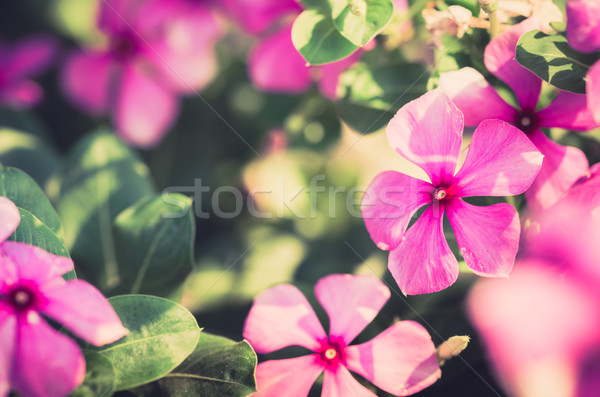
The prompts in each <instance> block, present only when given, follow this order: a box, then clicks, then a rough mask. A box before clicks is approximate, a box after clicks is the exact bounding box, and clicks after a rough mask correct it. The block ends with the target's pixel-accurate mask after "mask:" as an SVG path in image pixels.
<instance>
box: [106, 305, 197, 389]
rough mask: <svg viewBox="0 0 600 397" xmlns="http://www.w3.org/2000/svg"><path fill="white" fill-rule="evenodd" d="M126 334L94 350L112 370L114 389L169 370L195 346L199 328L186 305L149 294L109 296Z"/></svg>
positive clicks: (142, 382)
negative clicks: (108, 362)
mask: <svg viewBox="0 0 600 397" xmlns="http://www.w3.org/2000/svg"><path fill="white" fill-rule="evenodd" d="M109 302H110V303H111V304H112V305H113V307H114V308H115V311H116V312H117V314H118V315H119V318H120V319H121V321H122V322H123V325H124V326H125V328H127V329H128V330H129V334H128V335H127V336H125V337H124V338H122V339H120V340H119V341H117V342H115V343H112V344H110V345H106V346H103V347H101V348H99V349H97V351H98V352H99V353H101V354H102V355H103V356H104V357H106V358H108V359H109V360H110V362H111V363H112V365H113V367H114V370H115V390H123V389H129V388H132V387H135V386H140V385H143V384H145V383H149V382H152V381H154V380H156V379H159V378H161V377H162V376H164V375H166V374H168V373H169V372H171V371H172V370H173V369H174V368H175V367H177V366H178V365H179V364H181V363H182V362H183V360H185V359H186V357H188V356H189V355H190V354H191V353H192V352H193V351H194V348H195V347H196V345H197V343H198V338H199V336H200V328H199V327H198V323H197V322H196V319H195V318H194V316H193V315H192V313H190V312H189V311H188V310H187V309H186V308H184V307H183V306H181V305H178V304H176V303H173V302H171V301H169V300H167V299H163V298H158V297H155V296H149V295H121V296H115V297H112V298H109Z"/></svg>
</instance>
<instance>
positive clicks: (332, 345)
mask: <svg viewBox="0 0 600 397" xmlns="http://www.w3.org/2000/svg"><path fill="white" fill-rule="evenodd" d="M344 349H345V344H344V341H343V340H342V339H341V338H336V337H330V338H329V339H327V340H324V341H323V342H321V348H320V349H319V351H318V353H319V355H320V357H321V361H322V362H323V364H325V365H326V366H328V367H331V366H336V365H338V364H339V363H340V362H344V360H345V355H344Z"/></svg>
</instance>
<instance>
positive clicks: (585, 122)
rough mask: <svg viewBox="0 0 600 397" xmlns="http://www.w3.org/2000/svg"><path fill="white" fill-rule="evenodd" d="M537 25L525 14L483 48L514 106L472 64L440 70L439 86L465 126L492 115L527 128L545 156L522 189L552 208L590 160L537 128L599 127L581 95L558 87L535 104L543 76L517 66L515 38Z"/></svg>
mask: <svg viewBox="0 0 600 397" xmlns="http://www.w3.org/2000/svg"><path fill="white" fill-rule="evenodd" d="M540 26H541V25H540V23H539V22H538V21H537V20H535V19H533V18H529V19H527V20H525V21H523V22H521V23H520V24H518V25H515V26H512V27H511V28H509V29H508V30H506V31H504V32H503V33H501V34H500V35H498V36H497V37H496V38H494V39H493V40H492V41H491V42H490V44H489V45H488V46H487V47H486V49H485V58H484V62H485V65H486V67H487V69H488V70H489V71H490V72H491V73H492V74H494V75H495V76H496V77H498V78H499V79H500V80H502V81H503V82H505V83H506V84H508V85H509V86H510V88H511V89H512V90H513V91H514V93H515V95H516V97H517V99H518V103H519V108H518V109H517V108H514V107H512V106H511V105H509V104H508V103H506V102H505V101H504V100H503V99H502V98H501V97H500V95H498V93H497V92H496V91H495V90H494V89H493V88H492V86H491V85H490V84H489V83H487V81H486V80H485V78H484V77H483V76H482V75H481V74H480V73H479V72H477V71H476V70H474V69H472V68H463V69H461V70H458V71H454V72H448V73H444V74H442V76H441V77H440V88H441V89H442V90H443V91H444V92H446V93H447V94H448V95H449V96H450V99H452V101H453V102H454V103H455V104H456V106H458V108H459V109H460V110H461V111H462V112H463V113H464V115H465V124H466V125H468V126H476V125H477V124H479V123H480V122H481V121H483V120H485V119H491V118H497V119H501V120H504V121H507V122H509V123H511V124H513V125H515V126H517V127H518V128H520V129H521V131H523V132H525V133H526V134H527V136H528V137H529V139H531V141H532V142H533V143H534V144H535V146H536V147H537V148H538V149H539V150H540V152H542V154H543V155H544V156H545V158H544V164H543V166H542V169H541V171H540V173H539V175H538V177H537V179H536V180H535V181H534V183H533V185H532V186H531V188H530V189H529V190H528V191H527V192H526V193H525V195H526V197H527V202H528V203H529V205H530V207H531V208H532V209H533V210H534V211H539V210H542V209H546V208H548V207H550V206H551V205H552V204H554V203H555V202H556V201H557V200H558V199H559V198H560V196H562V194H563V193H564V192H566V191H567V190H568V189H569V187H570V186H571V185H572V184H573V183H574V182H575V181H576V180H577V179H579V178H580V177H581V176H583V175H585V174H586V173H587V171H588V162H587V159H586V157H585V155H584V154H583V152H582V151H581V150H579V149H577V148H574V147H569V146H561V145H558V144H556V143H554V142H552V141H551V140H550V139H548V138H547V137H546V135H544V133H543V132H542V131H541V130H540V128H542V127H558V128H565V129H571V130H581V131H584V130H589V129H592V128H595V127H596V126H597V124H596V122H595V121H594V119H593V116H592V114H591V112H590V111H589V110H588V108H587V103H586V96H585V95H580V94H573V93H571V92H567V91H561V92H560V93H559V94H558V96H557V97H556V98H555V99H554V101H553V102H552V103H551V104H550V105H548V106H547V107H545V108H543V109H540V110H537V109H536V107H537V104H538V100H539V97H540V90H541V86H542V80H541V79H539V78H538V77H537V76H535V75H534V74H533V73H531V72H530V71H528V70H527V69H525V68H524V67H522V66H521V65H519V63H518V62H517V61H516V59H515V51H516V46H517V42H518V40H519V38H520V37H521V36H522V35H523V34H524V33H526V32H528V31H530V30H533V29H536V28H539V27H540Z"/></svg>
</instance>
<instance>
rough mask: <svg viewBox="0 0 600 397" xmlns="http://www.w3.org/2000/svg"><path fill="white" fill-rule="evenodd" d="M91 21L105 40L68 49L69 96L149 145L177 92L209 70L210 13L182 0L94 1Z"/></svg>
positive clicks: (199, 82) (216, 32) (191, 88)
mask: <svg viewBox="0 0 600 397" xmlns="http://www.w3.org/2000/svg"><path fill="white" fill-rule="evenodd" d="M100 7H101V8H100V18H99V27H100V30H101V31H102V32H103V33H104V34H105V35H106V36H107V38H108V44H107V45H106V46H103V47H100V48H86V49H83V50H80V51H78V52H76V53H75V54H73V55H72V56H71V57H70V58H69V59H68V61H67V63H66V65H65V68H64V70H63V79H62V80H63V88H64V91H65V93H66V94H67V96H68V97H69V98H70V99H71V100H72V101H73V103H75V104H77V105H78V106H80V107H81V108H82V109H84V110H86V111H88V112H90V113H92V114H96V115H101V114H109V115H110V116H111V118H112V120H113V123H114V125H115V128H116V130H117V132H118V133H119V135H120V136H121V137H122V138H123V139H124V140H125V141H127V142H129V143H131V144H133V145H136V146H140V147H151V146H153V145H156V144H157V143H158V142H160V140H161V139H162V138H163V136H164V134H165V133H166V132H167V130H168V129H169V128H170V127H171V125H172V124H173V122H174V121H175V118H176V116H177V114H178V112H179V102H178V100H177V97H178V96H179V95H181V94H183V95H190V94H194V93H195V92H196V91H197V90H200V89H202V88H203V87H204V86H206V84H208V83H209V82H210V80H211V79H212V78H213V77H214V75H215V73H216V69H217V67H216V60H215V55H214V53H213V45H214V42H215V41H216V40H217V39H218V38H219V37H220V35H221V29H220V27H219V26H218V24H217V22H216V20H215V19H214V17H213V15H212V13H211V12H210V11H209V10H207V9H206V8H205V7H204V6H203V5H202V4H200V3H194V2H192V1H190V0H143V1H128V0H110V1H103V2H101V6H100Z"/></svg>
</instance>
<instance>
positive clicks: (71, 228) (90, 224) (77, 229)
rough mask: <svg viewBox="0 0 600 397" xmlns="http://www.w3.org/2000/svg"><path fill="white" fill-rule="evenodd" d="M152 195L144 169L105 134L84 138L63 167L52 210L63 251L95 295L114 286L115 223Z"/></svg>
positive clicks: (115, 283) (113, 138)
mask: <svg viewBox="0 0 600 397" xmlns="http://www.w3.org/2000/svg"><path fill="white" fill-rule="evenodd" d="M152 190H153V188H152V184H151V182H150V179H149V176H148V169H147V168H146V166H145V165H144V164H143V163H142V162H141V161H140V160H139V159H138V157H137V156H136V155H135V154H134V153H133V152H132V151H131V150H130V149H129V148H128V147H127V146H125V145H124V144H123V143H122V142H121V141H119V139H118V138H117V137H116V136H115V135H114V134H112V133H110V132H108V133H107V132H98V133H95V134H92V135H90V136H88V137H86V138H84V139H83V140H82V141H81V142H79V143H78V144H77V145H76V147H75V149H74V150H73V151H72V152H71V153H70V154H69V156H68V158H67V160H66V161H65V164H64V167H63V171H62V174H61V176H60V196H59V197H60V200H59V202H58V206H57V207H58V212H59V213H60V215H61V217H62V220H63V222H64V225H65V242H66V246H67V248H68V249H70V251H71V254H72V255H73V258H75V260H76V261H77V264H78V266H79V267H78V269H81V271H82V273H83V274H84V275H85V277H86V278H87V279H89V280H90V281H92V283H93V284H94V285H96V286H98V287H99V288H100V289H102V290H105V291H106V290H109V289H111V288H114V287H116V286H117V285H118V284H119V268H118V264H117V258H116V252H115V240H114V235H113V221H114V219H115V218H116V216H117V215H118V214H119V213H120V212H121V211H123V210H124V209H125V208H127V207H129V206H130V205H132V204H133V203H135V202H136V201H138V200H139V199H141V198H142V197H144V196H146V195H148V194H151V193H152Z"/></svg>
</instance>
